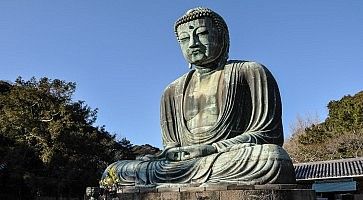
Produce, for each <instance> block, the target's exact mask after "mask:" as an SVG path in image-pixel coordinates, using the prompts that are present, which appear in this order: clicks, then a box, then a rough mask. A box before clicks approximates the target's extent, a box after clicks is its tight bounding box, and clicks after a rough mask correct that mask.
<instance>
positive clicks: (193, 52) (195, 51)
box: [190, 49, 203, 55]
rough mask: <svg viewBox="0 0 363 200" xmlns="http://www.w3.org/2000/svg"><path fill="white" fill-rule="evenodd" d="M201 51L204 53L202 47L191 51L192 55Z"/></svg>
mask: <svg viewBox="0 0 363 200" xmlns="http://www.w3.org/2000/svg"><path fill="white" fill-rule="evenodd" d="M199 53H203V51H202V50H200V49H197V50H193V51H191V53H190V54H191V55H195V54H199Z"/></svg>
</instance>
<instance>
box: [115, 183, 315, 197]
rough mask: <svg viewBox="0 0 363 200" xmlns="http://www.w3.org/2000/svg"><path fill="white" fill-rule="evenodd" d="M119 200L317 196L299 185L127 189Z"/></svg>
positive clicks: (120, 195)
mask: <svg viewBox="0 0 363 200" xmlns="http://www.w3.org/2000/svg"><path fill="white" fill-rule="evenodd" d="M117 196H118V199H119V200H237V199H238V200H314V199H315V192H314V190H310V189H302V188H299V187H298V186H297V185H255V186H245V185H228V186H223V185H210V186H206V187H162V188H138V187H123V188H119V190H118V192H117Z"/></svg>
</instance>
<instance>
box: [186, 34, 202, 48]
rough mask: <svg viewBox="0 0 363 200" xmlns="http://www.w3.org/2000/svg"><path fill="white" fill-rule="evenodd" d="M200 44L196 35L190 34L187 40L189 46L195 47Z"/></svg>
mask: <svg viewBox="0 0 363 200" xmlns="http://www.w3.org/2000/svg"><path fill="white" fill-rule="evenodd" d="M199 45H200V41H199V38H198V36H192V37H190V40H189V48H196V47H198V46H199Z"/></svg>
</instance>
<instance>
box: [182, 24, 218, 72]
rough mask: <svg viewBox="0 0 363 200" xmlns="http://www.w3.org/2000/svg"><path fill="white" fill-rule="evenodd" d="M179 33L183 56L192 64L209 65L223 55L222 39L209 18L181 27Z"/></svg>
mask: <svg viewBox="0 0 363 200" xmlns="http://www.w3.org/2000/svg"><path fill="white" fill-rule="evenodd" d="M177 33H178V37H179V44H180V47H181V49H182V52H183V55H184V57H185V59H186V60H187V61H188V62H189V63H191V64H194V65H198V66H203V65H207V64H209V63H211V62H213V61H215V60H216V59H217V58H218V57H219V56H220V55H221V53H222V49H223V46H224V44H223V40H222V39H221V38H222V37H221V36H220V33H219V32H218V30H217V27H216V26H215V25H214V24H213V21H212V19H210V18H208V17H207V18H202V19H196V20H193V21H190V22H186V23H184V24H181V25H179V26H178V28H177Z"/></svg>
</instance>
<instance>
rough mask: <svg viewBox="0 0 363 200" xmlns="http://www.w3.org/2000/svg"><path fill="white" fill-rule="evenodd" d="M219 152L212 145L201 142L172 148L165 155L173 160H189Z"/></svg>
mask: <svg viewBox="0 0 363 200" xmlns="http://www.w3.org/2000/svg"><path fill="white" fill-rule="evenodd" d="M213 153H217V149H216V148H215V147H214V146H212V145H207V144H199V145H192V146H185V147H174V148H170V149H169V150H168V151H167V152H166V154H165V157H166V159H167V160H171V161H181V160H189V159H192V158H197V157H203V156H207V155H211V154H213Z"/></svg>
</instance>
